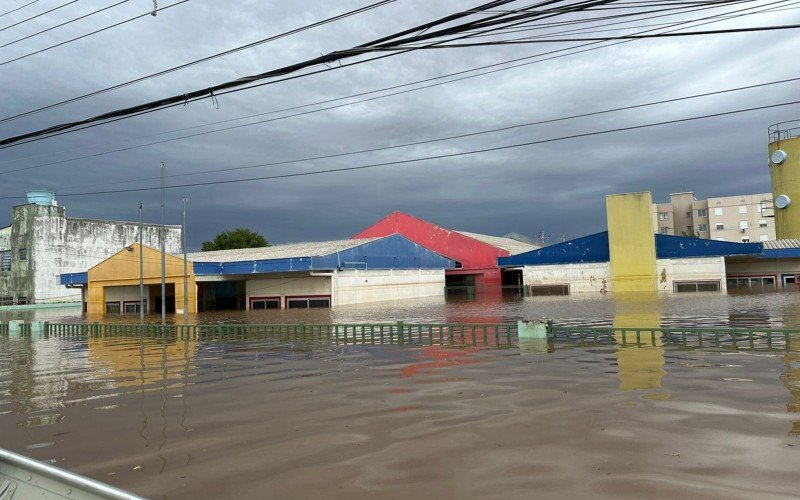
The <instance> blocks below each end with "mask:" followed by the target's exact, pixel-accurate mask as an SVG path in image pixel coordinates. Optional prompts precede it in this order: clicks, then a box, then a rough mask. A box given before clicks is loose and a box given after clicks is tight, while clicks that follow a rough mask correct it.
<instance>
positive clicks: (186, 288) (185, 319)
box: [181, 196, 189, 323]
mask: <svg viewBox="0 0 800 500" xmlns="http://www.w3.org/2000/svg"><path fill="white" fill-rule="evenodd" d="M181 239H182V241H181V247H183V322H184V323H188V322H189V271H188V265H187V260H186V197H185V196H184V197H183V227H182V228H181Z"/></svg>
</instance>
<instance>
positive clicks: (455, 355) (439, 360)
mask: <svg viewBox="0 0 800 500" xmlns="http://www.w3.org/2000/svg"><path fill="white" fill-rule="evenodd" d="M477 351H479V349H478V348H475V347H473V348H467V349H459V350H455V349H446V348H443V347H437V346H430V347H425V348H424V349H422V352H421V353H420V354H419V355H418V356H416V358H418V359H433V360H434V361H427V362H422V363H414V364H413V365H409V366H407V367H405V368H404V369H403V371H402V372H401V373H400V376H401V377H403V378H409V377H413V376H414V375H416V374H417V372H419V371H423V370H424V371H428V370H432V372H433V373H438V372H439V370H438V369H439V368H448V367H453V366H461V365H467V364H472V363H475V362H476V361H475V360H474V359H471V358H472V357H473V355H474V354H475V353H476V352H477ZM429 373H430V372H429Z"/></svg>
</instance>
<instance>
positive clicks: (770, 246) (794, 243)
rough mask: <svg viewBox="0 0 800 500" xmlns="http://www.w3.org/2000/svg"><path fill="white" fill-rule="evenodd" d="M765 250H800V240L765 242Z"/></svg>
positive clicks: (789, 239)
mask: <svg viewBox="0 0 800 500" xmlns="http://www.w3.org/2000/svg"><path fill="white" fill-rule="evenodd" d="M762 244H763V245H764V250H780V249H786V248H800V238H787V239H784V240H769V241H763V242H762Z"/></svg>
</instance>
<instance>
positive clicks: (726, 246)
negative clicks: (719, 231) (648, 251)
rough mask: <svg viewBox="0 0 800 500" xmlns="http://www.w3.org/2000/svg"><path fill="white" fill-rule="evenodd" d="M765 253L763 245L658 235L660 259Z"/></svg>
mask: <svg viewBox="0 0 800 500" xmlns="http://www.w3.org/2000/svg"><path fill="white" fill-rule="evenodd" d="M763 251H764V248H763V245H762V244H761V243H735V242H733V241H717V240H706V239H703V238H687V237H686V236H672V235H669V234H656V255H657V256H658V258H659V259H680V258H686V257H720V256H726V255H757V254H760V253H762V252H763Z"/></svg>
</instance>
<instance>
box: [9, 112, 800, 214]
mask: <svg viewBox="0 0 800 500" xmlns="http://www.w3.org/2000/svg"><path fill="white" fill-rule="evenodd" d="M795 104H800V100H797V101H788V102H782V103H777V104H768V105H763V106H755V107H750V108H744V109H737V110H732V111H723V112H720V113H712V114H706V115H699V116H693V117H689V118H679V119H675V120H666V121H661V122H654V123H647V124H642V125H632V126H628V127H619V128H613V129H606V130H600V131H594V132H585V133H581V134H571V135H566V136H561V137H554V138H550V139H540V140H536V141H528V142H522V143H517V144H509V145H505V146H494V147H491V148H483V149H474V150H469V151H462V152H458V153H448V154H441V155H434V156H424V157H419V158H410V159H406V160H396V161H390V162H382V163H372V164H367V165H358V166H352V167H341V168H332V169H323V170H312V171H307V172H292V173H287V174H277V175H268V176H259V177H249V178H244V179H226V180H218V181H207V182H195V183H187V184H173V185H167V186H164V189H179V188H189V187H200V186H218V185H224V184H237V183H242V182H254V181H262V180H274V179H286V178H292V177H305V176H309V175H318V174H327V173H336V172H350V171H356V170H365V169H372V168H378V167H385V166H392V165H404V164H409V163H418V162H422V161H429V160H439V159H446V158H457V157H462V156H468V155H473V154H480V153H488V152H494V151H503V150H508V149H513V148H520V147H527V146H534V145H538V144H547V143H552V142H558V141H564V140H570V139H580V138H584V137H593V136H598V135H605V134H611V133H617V132H629V131H632V130H641V129H645V128H652V127H658V126H663V125H674V124H677V123H686V122H690V121H695V120H704V119H708V118H718V117H722V116H731V115H735V114H739V113H747V112H751V111H758V110H763V109H772V108H777V107H782V106H790V105H795ZM160 189H161V187H160V186H153V187H143V188H131V189H115V190H107V191H94V192H78V193H64V194H59V195H58V196H59V197H60V198H64V197H77V196H96V195H104V194H120V193H134V192H144V191H158V190H160ZM24 198H25V197H24V196H4V197H0V200H17V199H24Z"/></svg>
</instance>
